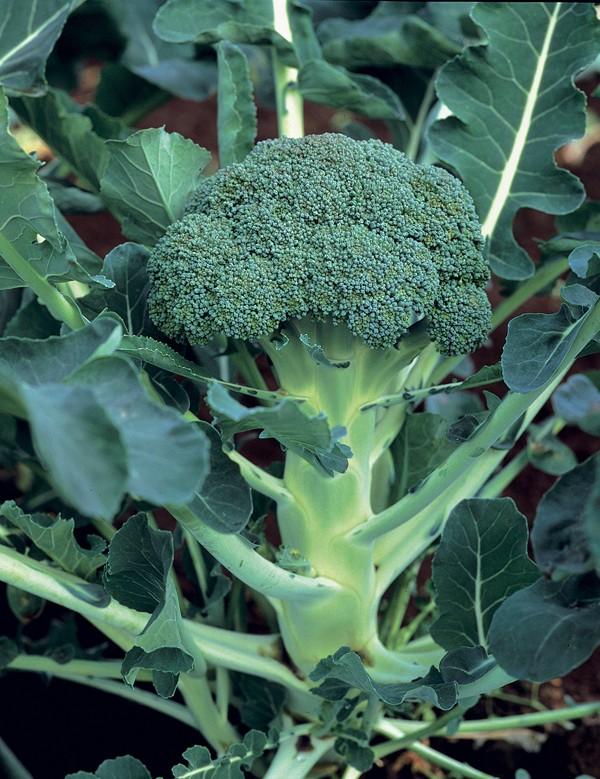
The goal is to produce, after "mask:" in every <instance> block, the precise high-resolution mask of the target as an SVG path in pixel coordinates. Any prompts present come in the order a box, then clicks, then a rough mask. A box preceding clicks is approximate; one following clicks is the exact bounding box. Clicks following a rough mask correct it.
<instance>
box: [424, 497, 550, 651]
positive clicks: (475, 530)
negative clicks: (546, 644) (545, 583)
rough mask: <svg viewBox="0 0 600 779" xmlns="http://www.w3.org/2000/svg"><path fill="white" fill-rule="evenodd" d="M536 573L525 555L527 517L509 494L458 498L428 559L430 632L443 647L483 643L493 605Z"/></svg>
mask: <svg viewBox="0 0 600 779" xmlns="http://www.w3.org/2000/svg"><path fill="white" fill-rule="evenodd" d="M538 575H539V574H538V572H537V569H536V567H535V565H534V564H533V563H532V562H531V560H529V558H528V557H527V520H526V519H525V517H524V516H523V515H522V514H521V513H520V512H519V511H518V510H517V508H516V506H515V504H514V503H513V502H512V500H510V499H508V498H497V499H494V500H485V499H482V498H472V499H469V500H463V501H462V502H461V503H459V504H458V506H456V507H455V508H454V509H453V510H452V512H451V514H450V516H449V517H448V520H447V522H446V525H445V527H444V531H443V533H442V539H441V542H440V545H439V548H438V550H437V552H436V554H435V557H434V560H433V582H434V586H435V591H436V605H437V608H438V611H439V617H438V619H437V621H436V622H435V623H434V625H433V626H432V628H431V635H432V636H433V638H434V640H435V641H436V642H437V643H438V644H440V646H443V647H444V648H445V649H458V648H460V647H465V646H482V647H484V648H487V646H488V631H489V627H490V623H491V621H492V617H493V616H494V612H495V611H496V609H497V608H498V606H499V605H500V604H501V603H502V601H503V600H505V599H506V598H507V597H508V596H509V595H511V594H512V593H513V592H515V591H516V590H519V589H521V588H522V587H526V586H527V585H529V584H531V582H533V581H535V579H536V578H538Z"/></svg>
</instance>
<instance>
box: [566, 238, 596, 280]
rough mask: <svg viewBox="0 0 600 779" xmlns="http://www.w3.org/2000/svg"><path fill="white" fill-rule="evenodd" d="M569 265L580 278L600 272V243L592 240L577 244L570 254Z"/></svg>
mask: <svg viewBox="0 0 600 779" xmlns="http://www.w3.org/2000/svg"><path fill="white" fill-rule="evenodd" d="M569 265H570V267H571V270H572V271H573V273H575V274H577V276H579V277H580V278H583V279H585V278H588V277H589V276H596V275H598V274H599V273H600V243H598V242H597V241H590V242H588V243H582V244H580V245H578V246H576V247H575V248H574V249H573V250H572V251H571V252H570V254H569Z"/></svg>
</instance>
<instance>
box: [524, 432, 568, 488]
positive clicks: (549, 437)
mask: <svg viewBox="0 0 600 779" xmlns="http://www.w3.org/2000/svg"><path fill="white" fill-rule="evenodd" d="M527 457H528V458H529V462H530V463H531V464H532V465H533V466H534V467H535V468H538V469H539V470H540V471H543V472H544V473H549V474H550V475H551V476H561V475H562V474H563V473H567V472H568V471H570V470H571V469H572V468H574V467H575V466H576V465H577V458H576V457H575V455H574V454H573V452H572V451H571V449H569V447H568V446H567V445H566V444H564V443H563V442H562V441H561V440H560V438H558V437H557V436H555V435H553V434H552V433H546V434H542V433H541V431H539V429H538V428H537V427H536V426H535V425H531V426H530V427H529V438H528V439H527Z"/></svg>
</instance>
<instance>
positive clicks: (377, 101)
mask: <svg viewBox="0 0 600 779" xmlns="http://www.w3.org/2000/svg"><path fill="white" fill-rule="evenodd" d="M298 88H299V89H300V92H301V93H302V95H303V97H304V98H305V99H306V100H311V101H312V102H313V103H324V104H325V105H328V106H332V107H334V108H346V109H348V110H349V111H356V113H359V114H362V115H363V116H368V117H369V118H371V119H402V118H403V117H404V109H403V107H402V104H401V102H400V100H399V98H398V96H397V95H396V93H395V92H393V91H392V90H391V89H390V88H389V87H388V86H386V85H385V84H384V83H383V82H382V81H379V79H376V78H373V76H365V75H362V74H355V73H351V72H350V71H349V70H346V69H345V68H342V67H340V66H337V65H332V64H330V63H329V62H326V61H325V60H312V61H309V62H306V63H305V64H304V65H302V67H301V68H300V70H299V72H298Z"/></svg>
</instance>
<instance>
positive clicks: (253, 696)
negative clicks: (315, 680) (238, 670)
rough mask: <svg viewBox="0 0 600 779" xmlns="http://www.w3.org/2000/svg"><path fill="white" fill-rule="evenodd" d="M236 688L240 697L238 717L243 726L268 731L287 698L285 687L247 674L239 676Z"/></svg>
mask: <svg viewBox="0 0 600 779" xmlns="http://www.w3.org/2000/svg"><path fill="white" fill-rule="evenodd" d="M238 686H239V688H240V692H241V695H242V703H241V705H240V716H241V718H242V722H243V723H244V725H247V726H248V727H249V728H256V729H257V730H262V731H266V730H268V728H269V727H270V726H271V725H272V724H273V721H274V720H276V719H277V718H278V717H279V715H280V714H281V710H282V708H283V705H284V703H285V700H286V697H287V695H286V690H285V687H282V686H281V685H280V684H275V683H273V682H268V681H266V680H265V679H260V678H258V677H257V676H250V675H249V674H241V675H240V677H239V679H238Z"/></svg>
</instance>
